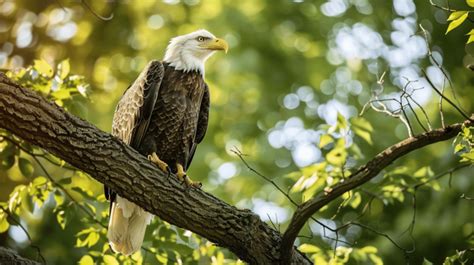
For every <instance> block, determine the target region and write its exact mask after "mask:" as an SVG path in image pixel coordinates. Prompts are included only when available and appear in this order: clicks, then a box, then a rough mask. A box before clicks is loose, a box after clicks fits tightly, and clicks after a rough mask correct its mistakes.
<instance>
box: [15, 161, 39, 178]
mask: <svg viewBox="0 0 474 265" xmlns="http://www.w3.org/2000/svg"><path fill="white" fill-rule="evenodd" d="M18 167H19V168H20V171H21V174H23V176H25V177H26V178H31V177H32V176H33V172H34V171H35V168H34V167H33V164H32V163H31V162H30V161H29V160H28V159H26V158H23V157H20V159H19V160H18Z"/></svg>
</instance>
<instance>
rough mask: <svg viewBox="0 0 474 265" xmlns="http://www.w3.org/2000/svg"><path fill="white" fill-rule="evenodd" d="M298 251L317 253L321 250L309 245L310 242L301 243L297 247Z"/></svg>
mask: <svg viewBox="0 0 474 265" xmlns="http://www.w3.org/2000/svg"><path fill="white" fill-rule="evenodd" d="M298 249H299V251H301V252H303V253H318V252H321V249H320V248H318V247H316V246H314V245H311V244H306V243H305V244H302V245H301V246H299V247H298Z"/></svg>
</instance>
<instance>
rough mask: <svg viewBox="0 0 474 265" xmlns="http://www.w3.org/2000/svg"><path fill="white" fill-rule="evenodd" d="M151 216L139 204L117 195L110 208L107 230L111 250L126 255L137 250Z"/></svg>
mask: <svg viewBox="0 0 474 265" xmlns="http://www.w3.org/2000/svg"><path fill="white" fill-rule="evenodd" d="M151 218H152V215H151V214H149V213H147V212H145V211H144V210H143V209H141V208H140V207H139V206H137V205H135V204H133V203H131V202H129V201H128V200H126V199H124V198H121V197H120V196H117V198H116V202H114V203H112V207H111V210H110V221H109V229H108V232H107V238H108V239H109V243H110V246H111V248H112V250H113V251H114V252H120V253H122V254H123V255H126V256H128V255H130V254H132V253H134V252H136V251H137V250H139V249H140V247H141V245H142V243H143V238H144V236H145V230H146V226H147V225H148V224H150V222H151Z"/></svg>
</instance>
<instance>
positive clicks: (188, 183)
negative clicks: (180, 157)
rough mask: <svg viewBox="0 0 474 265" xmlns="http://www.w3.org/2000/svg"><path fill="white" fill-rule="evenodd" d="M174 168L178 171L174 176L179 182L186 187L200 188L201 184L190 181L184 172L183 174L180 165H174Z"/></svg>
mask: <svg viewBox="0 0 474 265" xmlns="http://www.w3.org/2000/svg"><path fill="white" fill-rule="evenodd" d="M176 168H177V169H178V171H177V172H176V176H177V177H178V179H179V181H181V182H184V183H186V186H188V187H195V188H198V189H199V188H201V186H202V184H201V182H198V181H192V180H191V179H190V178H189V177H188V175H186V172H184V168H183V166H182V165H181V164H179V163H178V164H176Z"/></svg>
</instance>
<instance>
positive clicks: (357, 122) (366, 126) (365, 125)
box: [351, 117, 374, 132]
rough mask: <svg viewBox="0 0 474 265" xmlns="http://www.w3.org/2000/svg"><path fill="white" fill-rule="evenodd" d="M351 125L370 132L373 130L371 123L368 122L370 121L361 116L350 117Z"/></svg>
mask: <svg viewBox="0 0 474 265" xmlns="http://www.w3.org/2000/svg"><path fill="white" fill-rule="evenodd" d="M351 125H352V126H356V127H358V128H360V129H363V130H366V131H368V132H372V131H373V130H374V127H372V124H370V122H369V121H368V120H366V119H365V118H363V117H355V118H352V119H351Z"/></svg>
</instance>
